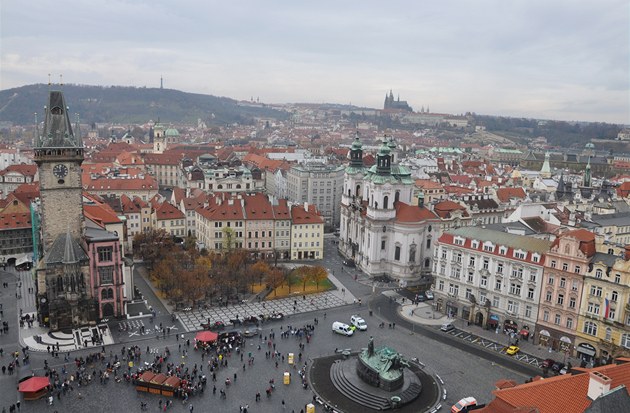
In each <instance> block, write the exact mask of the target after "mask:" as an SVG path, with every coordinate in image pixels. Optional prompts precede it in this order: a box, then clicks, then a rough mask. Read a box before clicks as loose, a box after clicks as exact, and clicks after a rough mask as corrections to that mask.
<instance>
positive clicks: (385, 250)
mask: <svg viewBox="0 0 630 413" xmlns="http://www.w3.org/2000/svg"><path fill="white" fill-rule="evenodd" d="M395 149H396V144H395V143H394V142H393V141H392V140H390V141H389V142H385V141H384V142H383V145H382V146H381V147H380V149H379V152H378V154H377V163H376V165H374V166H372V167H371V168H370V169H367V168H365V167H364V165H363V149H362V145H361V142H360V141H359V139H358V138H357V139H356V140H355V142H354V143H353V144H352V148H351V150H350V159H351V160H350V165H349V166H348V167H347V168H346V171H345V177H344V184H343V196H342V200H341V225H340V241H339V250H340V252H341V253H342V254H343V255H344V256H345V257H347V258H351V259H353V260H354V261H355V262H356V264H357V266H358V267H359V268H360V269H361V270H362V271H364V272H365V273H367V274H368V275H370V276H371V277H374V276H381V275H384V274H385V275H387V276H390V277H392V278H394V279H397V280H399V281H401V283H402V284H404V283H419V282H421V280H422V279H423V278H424V280H426V282H428V280H429V277H430V273H431V256H432V254H431V251H432V249H431V248H432V245H431V242H432V240H433V239H434V238H437V237H438V232H439V231H438V227H439V218H438V217H437V216H436V215H435V214H434V213H433V212H431V211H430V210H429V209H427V208H426V207H425V206H424V198H420V199H418V205H412V196H413V192H414V179H413V178H412V177H411V172H410V171H409V169H407V168H406V167H403V166H398V165H394V166H392V163H394V162H395V161H396V153H395Z"/></svg>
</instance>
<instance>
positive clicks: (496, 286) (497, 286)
mask: <svg viewBox="0 0 630 413" xmlns="http://www.w3.org/2000/svg"><path fill="white" fill-rule="evenodd" d="M494 290H495V291H501V280H496V281H495V282H494Z"/></svg>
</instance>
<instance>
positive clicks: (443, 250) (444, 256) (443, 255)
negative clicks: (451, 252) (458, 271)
mask: <svg viewBox="0 0 630 413" xmlns="http://www.w3.org/2000/svg"><path fill="white" fill-rule="evenodd" d="M442 259H443V260H445V259H446V248H442Z"/></svg>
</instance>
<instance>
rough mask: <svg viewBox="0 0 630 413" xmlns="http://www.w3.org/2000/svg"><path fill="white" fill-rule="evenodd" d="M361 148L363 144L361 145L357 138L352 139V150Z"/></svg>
mask: <svg viewBox="0 0 630 413" xmlns="http://www.w3.org/2000/svg"><path fill="white" fill-rule="evenodd" d="M361 148H363V144H362V143H361V141H360V140H359V137H358V136H357V137H356V138H355V139H354V142H352V149H353V150H355V151H357V150H359V149H361Z"/></svg>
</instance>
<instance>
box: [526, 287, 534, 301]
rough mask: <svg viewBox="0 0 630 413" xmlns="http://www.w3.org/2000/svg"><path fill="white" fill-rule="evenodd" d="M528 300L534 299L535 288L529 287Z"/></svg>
mask: <svg viewBox="0 0 630 413" xmlns="http://www.w3.org/2000/svg"><path fill="white" fill-rule="evenodd" d="M527 298H529V299H530V300H533V299H534V288H533V287H529V288H528V289H527Z"/></svg>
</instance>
